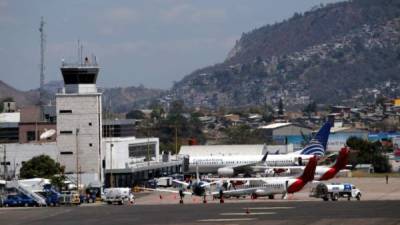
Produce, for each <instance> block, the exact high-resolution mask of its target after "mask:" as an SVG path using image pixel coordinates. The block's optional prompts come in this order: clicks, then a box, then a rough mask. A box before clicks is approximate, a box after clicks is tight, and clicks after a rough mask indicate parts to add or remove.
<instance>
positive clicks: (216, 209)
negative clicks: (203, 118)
mask: <svg viewBox="0 0 400 225" xmlns="http://www.w3.org/2000/svg"><path fill="white" fill-rule="evenodd" d="M399 210H400V201H360V202H358V201H351V202H347V201H339V202H322V201H321V202H315V201H313V202H254V203H228V204H221V205H220V204H190V205H179V204H170V205H133V206H108V205H101V206H87V207H58V208H22V209H21V208H20V209H12V208H6V209H4V208H3V209H0V221H1V224H8V225H22V224H31V225H46V224H49V225H50V224H51V225H67V224H71V225H75V224H85V225H92V224H93V225H103V224H116V225H128V224H129V225H132V224H135V225H151V224H299V225H300V224H304V225H306V224H307V225H309V224H313V225H314V224H335V225H336V224H351V225H353V224H363V225H370V224H399V223H400V214H399Z"/></svg>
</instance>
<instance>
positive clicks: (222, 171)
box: [218, 167, 235, 177]
mask: <svg viewBox="0 0 400 225" xmlns="http://www.w3.org/2000/svg"><path fill="white" fill-rule="evenodd" d="M234 174H235V171H234V170H233V169H232V168H227V167H223V168H219V169H218V175H219V176H222V177H231V176H233V175H234Z"/></svg>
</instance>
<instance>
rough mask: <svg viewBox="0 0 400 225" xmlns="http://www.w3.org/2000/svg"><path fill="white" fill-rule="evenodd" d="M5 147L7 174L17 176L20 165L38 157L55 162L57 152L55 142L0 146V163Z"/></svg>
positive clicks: (2, 169) (0, 169)
mask: <svg viewBox="0 0 400 225" xmlns="http://www.w3.org/2000/svg"><path fill="white" fill-rule="evenodd" d="M3 146H5V147H6V161H7V162H9V163H10V165H9V166H8V167H7V168H8V172H9V174H10V175H11V174H12V175H13V174H14V171H15V174H16V175H18V174H19V170H20V169H21V166H22V163H23V162H26V161H28V160H30V159H32V158H33V157H35V156H39V155H43V154H44V155H48V156H50V157H51V158H52V159H54V160H55V161H57V156H58V151H57V144H56V143H55V142H50V143H41V144H39V143H27V144H18V143H13V144H4V145H0V162H3V159H4V149H3ZM3 171H4V167H3V166H1V167H0V174H1V175H3Z"/></svg>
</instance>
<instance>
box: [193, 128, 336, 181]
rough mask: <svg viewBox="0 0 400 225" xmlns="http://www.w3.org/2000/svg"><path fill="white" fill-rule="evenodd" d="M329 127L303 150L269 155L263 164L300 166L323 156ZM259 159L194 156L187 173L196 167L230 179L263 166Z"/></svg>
mask: <svg viewBox="0 0 400 225" xmlns="http://www.w3.org/2000/svg"><path fill="white" fill-rule="evenodd" d="M331 127H332V121H328V122H326V123H325V124H324V125H323V126H322V127H321V129H320V130H319V131H318V133H317V134H316V135H315V137H314V138H313V140H312V141H311V142H310V144H309V145H307V146H306V147H305V148H303V149H302V150H299V151H296V152H293V153H289V154H285V155H270V156H268V158H267V159H266V160H265V164H266V165H269V166H282V167H283V166H302V165H303V164H305V163H306V162H307V161H308V160H309V159H310V158H311V157H313V156H314V155H318V156H323V155H324V154H325V150H326V144H327V142H328V137H329V133H330V129H331ZM261 158H262V156H258V155H235V156H222V155H215V156H201V157H196V156H194V157H190V158H189V172H194V171H195V169H196V168H197V167H198V169H199V171H200V173H214V174H215V173H217V174H218V175H219V176H223V177H231V176H233V175H235V174H239V173H248V172H249V171H253V170H252V166H255V165H257V164H260V163H262V164H264V161H263V160H260V159H261ZM264 158H265V156H264V157H263V159H264ZM253 169H254V168H253Z"/></svg>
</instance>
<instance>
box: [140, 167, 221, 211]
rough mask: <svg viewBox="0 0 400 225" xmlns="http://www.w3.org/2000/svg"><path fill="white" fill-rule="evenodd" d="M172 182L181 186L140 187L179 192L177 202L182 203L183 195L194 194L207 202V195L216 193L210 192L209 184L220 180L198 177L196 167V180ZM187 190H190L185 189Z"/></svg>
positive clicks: (149, 189)
mask: <svg viewBox="0 0 400 225" xmlns="http://www.w3.org/2000/svg"><path fill="white" fill-rule="evenodd" d="M173 182H174V183H177V184H180V185H181V188H180V189H179V190H171V189H162V188H156V189H153V188H142V189H143V190H148V191H158V192H167V193H175V194H179V196H180V200H179V203H180V204H183V197H184V196H185V195H195V196H200V197H203V203H207V196H213V195H215V194H217V192H214V193H213V192H211V188H210V187H211V185H213V184H217V183H219V182H220V181H214V182H208V181H205V180H201V179H200V175H199V171H198V169H197V171H196V180H195V181H193V182H192V181H190V182H185V181H180V180H173ZM187 190H191V192H190V191H187Z"/></svg>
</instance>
